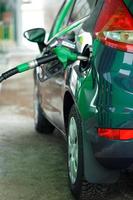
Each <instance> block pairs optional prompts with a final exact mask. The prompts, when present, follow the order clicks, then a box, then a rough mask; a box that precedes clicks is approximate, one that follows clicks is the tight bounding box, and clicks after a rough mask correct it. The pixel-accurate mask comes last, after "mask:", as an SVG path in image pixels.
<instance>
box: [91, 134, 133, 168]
mask: <svg viewBox="0 0 133 200" xmlns="http://www.w3.org/2000/svg"><path fill="white" fill-rule="evenodd" d="M92 148H93V151H94V156H95V158H96V159H97V160H98V161H99V162H100V163H101V164H102V165H103V166H105V167H107V168H109V169H126V168H129V167H130V168H131V167H132V166H133V140H109V139H105V138H99V137H96V138H95V141H94V140H93V142H92Z"/></svg>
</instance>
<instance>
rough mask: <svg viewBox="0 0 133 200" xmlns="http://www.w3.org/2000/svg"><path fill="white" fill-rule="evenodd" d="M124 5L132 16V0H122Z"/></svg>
mask: <svg viewBox="0 0 133 200" xmlns="http://www.w3.org/2000/svg"><path fill="white" fill-rule="evenodd" d="M123 1H124V3H125V4H126V6H127V8H128V9H129V11H130V13H132V15H133V0H123Z"/></svg>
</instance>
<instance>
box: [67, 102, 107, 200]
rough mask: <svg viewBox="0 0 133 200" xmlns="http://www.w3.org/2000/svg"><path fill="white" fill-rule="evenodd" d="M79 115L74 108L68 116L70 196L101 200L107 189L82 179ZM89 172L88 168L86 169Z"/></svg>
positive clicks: (81, 141) (84, 199)
mask: <svg viewBox="0 0 133 200" xmlns="http://www.w3.org/2000/svg"><path fill="white" fill-rule="evenodd" d="M81 123H82V122H81V119H80V115H79V113H78V112H77V110H76V108H75V106H72V109H71V111H70V114H69V121H68V129H67V136H68V137H67V138H68V176H69V183H70V188H71V191H72V194H73V195H74V196H75V197H76V199H80V200H103V199H104V197H105V194H106V189H107V187H106V186H104V185H102V184H91V183H88V182H87V181H86V180H85V179H84V166H83V162H84V161H83V139H82V124H81ZM88 170H89V168H88Z"/></svg>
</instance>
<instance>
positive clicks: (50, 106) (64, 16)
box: [38, 0, 75, 130]
mask: <svg viewBox="0 0 133 200" xmlns="http://www.w3.org/2000/svg"><path fill="white" fill-rule="evenodd" d="M74 2H75V0H66V1H64V3H63V5H62V7H61V9H60V11H59V13H58V15H57V18H56V19H55V22H54V24H53V27H52V29H51V32H50V35H49V40H50V39H51V38H52V37H54V35H55V34H57V33H58V32H59V31H60V30H61V29H63V28H64V27H65V26H66V24H67V22H68V19H69V16H70V13H71V10H72V8H73V5H74ZM46 71H47V72H48V73H49V75H50V77H49V78H48V79H47V80H46V79H45V78H46ZM38 78H39V93H40V94H39V95H40V101H41V106H42V108H43V110H44V113H45V115H46V116H47V118H48V119H49V121H51V122H52V123H53V124H54V125H55V126H57V127H58V128H59V129H61V130H62V129H63V127H64V124H63V113H62V110H63V97H62V90H63V86H64V70H63V66H62V64H61V63H60V62H59V61H58V60H57V61H53V62H50V63H49V64H47V65H45V66H41V67H40V68H39V73H38Z"/></svg>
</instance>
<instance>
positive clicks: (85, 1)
mask: <svg viewBox="0 0 133 200" xmlns="http://www.w3.org/2000/svg"><path fill="white" fill-rule="evenodd" d="M96 2H97V0H77V1H76V3H75V5H74V8H73V11H72V14H71V17H70V22H74V21H77V20H79V19H82V18H83V17H85V16H87V15H89V14H90V13H91V12H92V10H93V8H94V6H95V4H96Z"/></svg>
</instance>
